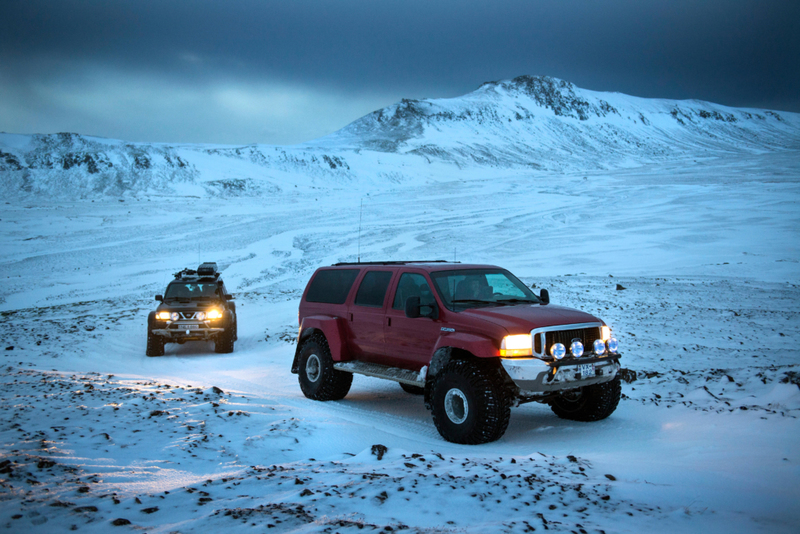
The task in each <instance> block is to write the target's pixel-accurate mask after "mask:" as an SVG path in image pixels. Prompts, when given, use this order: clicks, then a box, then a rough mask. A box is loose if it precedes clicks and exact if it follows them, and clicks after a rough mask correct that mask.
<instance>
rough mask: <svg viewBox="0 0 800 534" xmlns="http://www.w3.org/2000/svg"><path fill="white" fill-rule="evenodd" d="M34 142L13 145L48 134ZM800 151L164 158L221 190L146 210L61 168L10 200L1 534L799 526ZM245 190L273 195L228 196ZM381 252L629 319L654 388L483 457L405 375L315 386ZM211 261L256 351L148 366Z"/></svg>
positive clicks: (154, 182)
mask: <svg viewBox="0 0 800 534" xmlns="http://www.w3.org/2000/svg"><path fill="white" fill-rule="evenodd" d="M487 91H494V92H495V94H496V95H497V98H498V99H499V100H501V101H502V100H503V99H506V98H511V97H509V96H508V95H504V94H501V93H500V92H499V89H496V88H491V87H484V88H482V89H481V90H480V91H479V92H484V93H485V92H487ZM587 93H588V92H587ZM581 94H583V95H584V98H585V99H586V100H587V101H590V97H591V96H592V95H588V96H586V95H585V94H584V93H581ZM597 95H598V96H597V97H596V98H597V99H603V100H606V101H608V102H610V103H611V104H612V105H613V106H615V107H618V108H620V109H622V108H623V106H622V104H621V103H620V102H622V101H624V102H635V101H636V100H635V99H633V97H626V96H625V95H609V94H607V93H602V94H600V93H598V94H597ZM478 96H479V95H478V94H474V96H473V98H478ZM515 98H516V97H515ZM614 98H616V99H617V100H614ZM639 100H642V99H639ZM591 102H592V103H593V102H595V101H594V100H592V101H591ZM437 104H438V102H437ZM445 104H447V102H445V103H442V104H441V105H445ZM681 104H682V105H683V106H684V108H688V107H689V106H699V107H698V108H697V109H700V108H702V109H706V108H705V107H703V106H707V105H706V104H705V103H693V102H686V103H681ZM449 105H455V104H454V103H452V102H451V103H450V104H449ZM631 105H632V104H631ZM638 105H640V106H642V108H646V106H647V105H650V106H660V105H661V103H660V101H658V102H651V101H642V102H640V103H639V104H638ZM669 105H674V103H671V104H669ZM720 108H721V107H720ZM632 109H633V108H632ZM637 109H638V108H637ZM708 109H710V108H708ZM736 112H737V113H739V111H736ZM631 113H633V112H631ZM623 115H624V114H623ZM790 119H791V120H794V119H793V118H792V117H788V118H787V121H788V122H791V121H790ZM559 120H560V119H559ZM569 120H571V121H577V119H569ZM590 120H594V119H590ZM615 120H618V119H616V118H615ZM670 120H672V119H670ZM765 120H766V119H765ZM595 127H598V125H597V124H596V125H595ZM782 127H785V128H787V129H788V128H789V126H786V125H784V126H782ZM787 131H788V130H787ZM426 135H427V134H426ZM792 135H795V136H796V132H795V133H794V134H792ZM10 137H12V136H8V135H7V134H3V142H4V143H6V144H5V145H3V146H4V148H3V151H4V152H6V153H12V152H13V151H14V150H22V148H20V147H25V146H26V144H27V143H28V141H26V140H25V139H22V137H25V136H13V143H11V142H10V141H8V139H9V138H10ZM478 137H479V136H478ZM795 138H796V137H791V136H789V137H787V139H788V140H787V141H786V143H787V146H782V147H776V146H768V145H763V146H762V148H761V149H758V150H756V149H754V148H753V147H752V146H750V147H749V148H742V147H741V146H738V145H736V144H735V143H733V144H731V145H730V147H731V149H730V150H729V151H728V152H727V153H723V152H720V151H719V150H717V149H718V148H719V145H717V148H715V151H705V150H703V149H698V148H696V147H695V148H691V149H690V148H685V149H681V150H683V151H682V152H681V153H680V156H674V157H668V158H662V159H658V158H653V157H651V155H648V156H647V158H644V159H643V158H638V157H631V158H629V159H624V158H622V157H620V158H619V159H618V160H615V162H614V164H613V165H610V164H609V165H597V166H594V167H591V168H588V167H585V166H582V165H581V164H580V162H578V163H568V164H565V165H563V167H562V168H559V169H549V170H548V169H532V168H520V167H505V166H481V165H478V164H475V165H465V166H462V167H461V168H459V167H458V166H456V165H455V164H452V163H447V162H433V163H430V164H429V163H427V162H425V160H424V159H423V158H419V157H417V156H409V155H404V154H401V153H397V152H394V153H377V152H368V151H367V150H364V151H363V153H361V154H357V153H355V152H347V151H346V150H343V149H340V150H339V151H338V152H337V151H335V150H333V149H331V150H329V151H328V152H326V154H330V155H335V154H338V155H339V156H341V157H343V158H344V157H347V161H348V164H349V165H350V169H349V170H346V171H347V172H348V173H350V174H346V173H345V174H337V173H336V172H333V170H331V172H328V171H325V172H326V173H327V174H324V173H322V172H321V171H318V170H315V169H318V168H317V167H313V166H310V167H303V166H302V165H299V164H298V165H299V166H294V167H292V166H286V167H284V168H283V169H279V168H278V167H275V166H274V165H275V164H274V162H273V163H270V165H272V166H270V165H267V166H265V167H259V166H258V165H255V164H253V163H252V162H249V161H246V160H244V159H241V160H236V159H235V158H234V159H231V157H228V156H225V157H222V156H219V155H213V154H210V153H208V152H202V150H201V148H200V147H191V146H184V147H177V148H176V147H172V148H170V147H161V149H163V150H166V152H164V153H169V151H168V150H167V149H169V150H173V151H175V152H174V153H179V154H180V155H181V157H182V158H185V159H186V161H189V160H190V159H191V157H194V156H191V154H202V157H200V156H198V157H196V158H195V159H191V161H192V165H194V166H195V167H194V168H195V171H196V174H195V175H194V176H195V179H189V178H187V179H186V180H184V181H181V180H178V181H175V182H171V181H170V180H169V179H168V178H166V177H164V176H160V177H159V176H155V175H154V176H151V177H150V178H148V180H147V184H148V187H150V186H152V187H151V188H150V189H147V188H142V189H127V190H121V191H122V192H121V194H120V195H119V196H110V195H108V194H96V193H91V194H88V193H87V194H86V195H84V194H83V192H85V191H84V190H80V191H79V192H78V193H76V194H75V195H73V196H63V192H64V191H67V190H69V187H66V186H64V184H63V183H62V182H58V181H55V182H48V181H47V180H44V181H40V182H37V183H38V184H39V186H40V188H41V189H40V190H39V191H38V192H37V191H35V190H33V191H29V192H17V193H14V195H10V196H6V197H5V198H6V200H4V201H3V202H2V203H0V235H2V241H1V242H0V243H2V260H0V279H2V280H3V289H4V291H3V293H2V295H0V332H2V340H3V345H2V346H0V355H1V357H2V359H0V368H1V369H2V373H0V375H1V376H2V380H0V387H1V388H2V396H1V397H0V398H1V400H0V412H1V413H2V417H0V488H1V489H0V528H6V529H7V530H9V531H11V532H23V531H24V532H31V533H36V532H53V531H63V530H73V529H74V530H78V531H81V532H107V531H109V530H113V529H114V528H116V529H118V530H119V531H120V532H124V531H131V530H139V531H144V532H152V533H171V532H182V533H188V532H209V531H211V532H215V531H222V530H225V531H231V532H240V531H242V532H243V531H247V532H253V531H259V532H260V531H272V532H297V533H305V532H342V533H345V532H363V531H367V532H372V531H384V532H388V531H390V530H393V531H397V530H403V531H408V532H466V533H484V532H530V531H538V532H542V531H545V530H552V531H558V532H560V531H565V532H601V531H602V532H607V533H611V532H620V533H623V532H636V533H638V532H643V531H647V530H651V531H657V532H703V533H713V532H726V533H730V532H734V533H736V532H742V533H745V532H747V533H750V532H765V533H766V532H769V533H774V532H796V531H797V526H798V524H800V510H798V508H797V506H796V503H797V502H798V500H800V445H798V443H800V426H798V416H799V415H800V386H799V385H798V384H800V369H799V368H798V367H799V366H800V361H798V360H799V358H798V355H797V350H796V349H797V346H798V342H800V312H799V311H798V303H800V271H799V270H798V263H800V236H799V235H798V228H800V209H798V207H799V206H798V204H799V203H800V157H799V156H800V152H798V148H797V147H796V146H795V147H793V146H791V145H792V143H794V141H792V140H791V139H795ZM684 140H685V139H684ZM96 141H97V140H96ZM97 142H99V141H97ZM325 142H326V143H332V142H333V141H331V140H330V139H328V140H326V141H325ZM108 143H110V142H108ZM12 145H13V146H12ZM110 145H111V146H116V144H115V143H110ZM737 146H738V148H737ZM15 147H16V148H15ZM208 148H209V147H202V149H203V150H206V149H208ZM212 148H213V147H212ZM150 149H151V148H148V147H147V146H145V147H144V148H143V150H146V151H147V150H150ZM254 150H255V149H254ZM281 150H283V149H282V148H280V147H277V148H272V147H268V148H265V147H261V148H259V149H258V150H257V151H256V152H259V153H262V154H263V153H272V152H275V153H279V152H280V151H281ZM296 150H298V151H302V150H309V151H311V149H310V148H308V147H306V148H303V147H300V148H296ZM326 150H327V149H326ZM254 153H255V152H254ZM309 153H311V152H309ZM19 154H21V153H19ZM348 154H349V155H348ZM359 158H361V159H359ZM226 161H227V162H232V161H240V163H241V165H240V166H239V167H236V166H235V165H233V166H228V165H227V164H225V162H226ZM306 161H307V162H308V161H310V160H306ZM553 161H555V159H554V160H553ZM379 162H380V163H379ZM304 168H305V169H308V172H307V173H305V171H303V169H304ZM320 168H321V167H320ZM258 169H260V170H258ZM298 169H299V170H298ZM256 171H258V172H256ZM4 172H6V173H13V172H17V171H4ZM31 172H33V171H31ZM142 172H144V171H142ZM337 172H338V171H337ZM15 176H16V175H15ZM32 176H33V175H32ZM52 176H53V177H56V178H54V179H55V180H58V178H57V174H56V173H55V172H54V174H53V175H52ZM76 176H78V175H76ZM80 176H82V178H81V179H80V180H84V178H86V176H88V175H86V176H84V175H80ZM368 176H371V177H368ZM231 177H236V178H249V179H251V180H252V183H254V184H255V183H257V184H261V186H262V187H260V188H259V189H257V190H255V189H254V190H251V191H249V192H247V191H245V192H244V193H241V194H237V195H229V194H223V193H222V192H220V191H219V190H216V189H213V188H212V189H209V188H207V187H205V186H204V185H203V184H204V183H205V182H206V181H213V180H220V179H222V178H231ZM34 178H35V177H34ZM14 179H16V178H14ZM32 179H33V178H32ZM87 179H88V178H87ZM159 180H161V181H159ZM71 183H75V182H71ZM81 183H83V182H81ZM48 184H50V185H48ZM52 184H56V185H52ZM51 186H52V188H51V189H48V187H51ZM76 187H80V186H76ZM176 192H177V194H179V195H182V196H176ZM362 202H363V213H362V217H361V224H360V226H361V232H360V234H359V214H360V210H361V206H362ZM359 247H360V253H361V259H362V260H363V261H374V260H383V259H386V260H399V259H409V258H410V259H439V258H440V259H448V260H451V259H453V258H454V257H456V258H457V259H458V260H459V261H462V262H476V263H478V262H480V263H493V264H498V265H502V266H504V267H507V268H509V269H510V270H512V271H513V272H515V273H516V274H517V275H518V276H520V277H521V278H522V279H523V280H524V281H525V282H526V283H528V284H535V285H536V287H537V288H541V287H546V288H548V289H549V291H550V295H551V300H552V302H553V303H554V304H559V305H566V306H571V307H576V308H579V309H582V310H585V311H587V312H589V313H593V314H596V315H598V316H600V317H602V318H603V319H604V320H606V321H607V322H608V323H609V324H610V325H611V326H612V328H613V329H614V332H615V334H616V335H617V336H618V337H619V339H620V341H621V346H622V351H623V358H622V364H623V367H625V368H626V369H627V370H628V371H627V374H626V377H627V378H628V379H629V380H630V381H629V382H625V383H623V394H624V397H623V399H622V401H621V402H620V406H619V408H618V409H617V411H616V412H615V413H614V414H613V415H612V416H611V417H609V418H608V419H606V420H603V421H599V422H595V423H577V422H571V421H565V420H561V419H559V418H557V417H556V416H555V415H554V414H553V413H552V412H551V411H550V409H549V408H548V407H547V406H543V405H539V404H535V403H534V404H525V405H522V406H519V407H516V408H513V409H512V415H511V422H510V424H509V428H508V431H507V432H506V434H505V435H504V436H503V438H501V439H500V440H498V441H497V442H494V443H490V444H486V445H480V446H464V445H455V444H451V443H448V442H445V441H444V440H442V439H441V437H440V436H439V435H438V433H437V432H436V430H435V428H434V426H433V423H432V421H431V417H430V414H429V413H428V412H427V411H426V410H425V408H424V406H423V404H422V401H421V399H420V397H418V396H415V395H410V394H408V393H405V392H404V391H403V390H402V389H401V388H400V387H399V385H397V384H395V383H392V382H386V381H381V380H378V379H374V378H367V377H362V376H356V377H355V379H354V382H353V388H352V389H351V391H350V393H349V394H348V395H347V397H346V398H345V399H344V400H342V401H336V402H326V403H321V402H314V401H311V400H308V399H306V398H305V397H304V396H303V395H302V393H301V391H300V388H299V385H298V383H297V377H296V376H295V375H292V374H291V373H290V365H291V362H292V358H293V356H294V348H295V346H294V343H295V336H296V334H297V306H298V300H299V298H300V295H301V293H302V290H303V288H304V286H305V284H306V282H307V280H308V278H309V276H310V274H311V273H312V272H313V271H314V270H315V269H316V268H317V267H319V266H323V265H329V264H331V263H335V262H338V261H353V260H355V259H356V257H357V255H358V251H359ZM202 261H216V262H217V263H218V265H219V266H220V268H221V269H222V270H223V274H224V278H225V282H226V286H227V287H228V288H229V289H230V290H231V291H233V292H234V294H235V295H236V301H235V302H236V303H237V310H238V313H239V340H238V341H237V343H236V347H235V352H234V353H232V354H226V355H222V354H216V353H214V351H213V344H212V343H199V342H195V343H187V344H185V345H176V344H169V345H167V351H166V355H165V356H164V357H159V358H148V357H146V356H145V355H144V349H145V330H146V318H147V313H148V312H149V311H150V310H152V309H154V307H155V301H154V300H153V296H154V295H155V294H157V293H162V292H163V289H164V286H165V284H166V282H167V281H168V280H169V279H170V278H171V274H172V273H174V272H176V271H178V270H179V269H181V268H183V267H195V266H196V265H198V264H199V263H200V262H202ZM618 284H619V285H620V286H622V287H624V288H625V289H622V290H618V289H617V285H618ZM634 373H635V379H634ZM122 520H124V521H122ZM115 521H116V522H117V523H118V524H120V526H119V527H113V525H114V522H115ZM126 521H127V522H129V523H126ZM253 525H255V527H254V526H253Z"/></svg>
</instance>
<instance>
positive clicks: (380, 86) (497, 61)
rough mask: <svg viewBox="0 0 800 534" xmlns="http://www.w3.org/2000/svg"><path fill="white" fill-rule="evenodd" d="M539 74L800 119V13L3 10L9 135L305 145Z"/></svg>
mask: <svg viewBox="0 0 800 534" xmlns="http://www.w3.org/2000/svg"><path fill="white" fill-rule="evenodd" d="M522 74H532V75H540V74H541V75H550V76H555V77H558V78H562V79H564V80H568V81H571V82H573V83H574V84H576V85H578V86H579V87H584V88H586V89H593V90H599V91H616V92H622V93H627V94H632V95H636V96H642V97H654V98H674V99H689V98H696V99H701V100H709V101H712V102H717V103H720V104H726V105H730V106H742V107H759V108H769V109H778V110H784V111H796V112H800V1H796V0H791V1H790V0H783V1H776V0H708V1H704V0H658V1H655V0H654V1H651V0H583V1H579V0H553V1H536V0H519V1H507V2H503V1H501V0H494V1H482V0H464V1H455V0H426V1H422V0H399V1H394V0H280V1H272V0H244V1H236V0H228V1H221V0H186V1H181V2H177V1H174V0H158V1H150V0H84V1H76V0H63V1H53V0H48V1H43V0H3V1H2V2H0V131H5V132H14V133H51V132H59V131H73V132H79V133H83V134H87V135H99V136H103V137H112V138H117V139H125V140H129V141H163V142H192V143H195V142H208V143H232V144H245V143H254V142H257V143H274V144H290V143H297V142H302V141H306V140H310V139H313V138H316V137H319V136H322V135H325V134H327V133H330V132H332V131H335V130H337V129H339V128H341V127H343V126H345V125H346V124H348V123H349V122H351V121H353V120H355V119H357V118H358V117H360V116H362V115H364V114H366V113H369V112H370V111H373V110H375V109H378V108H381V107H383V106H386V105H389V104H391V103H393V102H396V101H398V100H400V98H404V97H405V98H442V97H454V96H459V95H462V94H465V93H468V92H470V91H473V90H475V89H476V88H477V87H478V86H479V85H480V84H481V83H483V82H485V81H489V80H500V79H507V78H513V77H516V76H519V75H522Z"/></svg>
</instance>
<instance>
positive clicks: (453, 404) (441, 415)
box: [432, 360, 511, 445]
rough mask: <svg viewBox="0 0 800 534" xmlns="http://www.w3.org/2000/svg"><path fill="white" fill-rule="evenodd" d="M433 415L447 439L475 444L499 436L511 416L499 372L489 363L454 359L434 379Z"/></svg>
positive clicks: (495, 438)
mask: <svg viewBox="0 0 800 534" xmlns="http://www.w3.org/2000/svg"><path fill="white" fill-rule="evenodd" d="M432 415H433V424H434V425H436V429H437V430H438V431H439V434H441V435H442V437H443V438H444V439H446V440H447V441H452V442H453V443H464V444H468V445H476V444H479V443H489V442H490V441H495V440H497V439H500V437H502V435H503V434H504V433H505V431H506V428H508V421H509V419H510V418H511V407H510V406H509V402H508V399H507V395H506V393H505V389H504V387H503V379H502V377H501V376H500V373H499V372H498V370H497V369H495V368H493V367H491V366H489V365H481V364H478V363H476V362H471V361H466V360H454V361H451V362H450V363H448V364H447V365H445V367H444V368H443V369H442V370H441V371H440V372H439V374H437V375H436V378H435V379H434V384H433V396H432Z"/></svg>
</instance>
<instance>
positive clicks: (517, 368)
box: [500, 356, 620, 395]
mask: <svg viewBox="0 0 800 534" xmlns="http://www.w3.org/2000/svg"><path fill="white" fill-rule="evenodd" d="M618 358H619V357H618V356H616V357H608V358H592V359H588V358H587V359H585V360H584V361H580V360H572V361H569V362H563V363H562V362H558V363H548V362H545V361H543V360H540V359H539V358H513V359H512V358H501V359H500V362H501V363H502V365H503V369H505V371H506V373H508V376H509V377H510V378H511V380H513V381H514V383H515V384H516V385H517V387H518V388H519V389H520V395H530V394H534V395H535V394H542V393H551V392H555V391H562V390H566V389H574V388H579V387H583V386H591V385H592V384H602V383H603V382H608V381H610V380H613V379H614V377H615V376H617V372H618V371H619V370H620V364H619V359H618ZM579 365H593V367H594V374H595V376H592V377H587V378H584V377H583V376H582V375H581V373H580V368H579Z"/></svg>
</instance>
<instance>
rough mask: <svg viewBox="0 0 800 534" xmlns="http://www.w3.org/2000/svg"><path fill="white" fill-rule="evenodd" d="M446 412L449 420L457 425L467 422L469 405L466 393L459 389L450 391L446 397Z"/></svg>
mask: <svg viewBox="0 0 800 534" xmlns="http://www.w3.org/2000/svg"><path fill="white" fill-rule="evenodd" d="M444 411H445V413H446V414H447V418H448V419H450V421H452V422H453V423H455V424H457V425H460V424H461V423H463V422H464V421H466V420H467V416H468V415H469V403H468V402H467V396H466V395H464V392H463V391H461V390H460V389H458V388H453V389H451V390H450V391H448V392H447V394H446V395H445V396H444Z"/></svg>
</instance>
